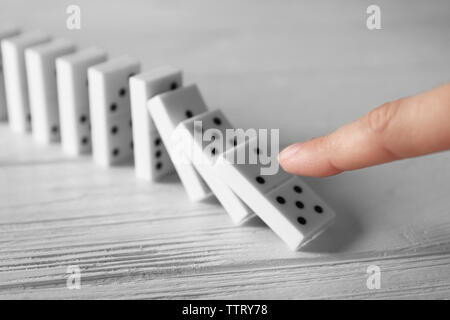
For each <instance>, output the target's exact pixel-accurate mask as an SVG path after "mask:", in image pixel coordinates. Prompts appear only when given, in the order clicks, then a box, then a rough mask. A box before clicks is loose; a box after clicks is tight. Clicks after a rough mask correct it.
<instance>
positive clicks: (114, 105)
mask: <svg viewBox="0 0 450 320" xmlns="http://www.w3.org/2000/svg"><path fill="white" fill-rule="evenodd" d="M109 110H110V111H111V112H114V111H116V110H117V104H116V103H111V105H110V106H109Z"/></svg>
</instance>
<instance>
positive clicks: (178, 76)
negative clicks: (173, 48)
mask: <svg viewBox="0 0 450 320" xmlns="http://www.w3.org/2000/svg"><path fill="white" fill-rule="evenodd" d="M181 86H182V73H181V71H180V70H179V69H176V68H174V67H171V66H161V67H158V68H155V69H152V70H150V71H147V72H144V73H140V74H138V75H136V76H134V77H131V78H130V98H131V118H132V120H133V142H134V169H135V174H136V177H138V178H141V179H144V180H148V181H153V180H159V179H160V178H161V177H163V176H164V175H166V174H169V173H171V172H173V171H174V167H173V164H172V161H171V160H170V157H169V154H168V153H167V150H166V147H165V146H164V143H163V142H162V140H161V137H160V135H159V133H158V130H157V129H156V127H155V124H154V123H153V120H152V119H151V116H150V114H149V112H148V110H147V102H148V100H150V99H151V98H152V97H154V96H155V95H157V94H160V93H163V92H167V91H171V90H175V89H177V88H179V87H181Z"/></svg>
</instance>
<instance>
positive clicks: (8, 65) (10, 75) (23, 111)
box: [1, 31, 50, 132]
mask: <svg viewBox="0 0 450 320" xmlns="http://www.w3.org/2000/svg"><path fill="white" fill-rule="evenodd" d="M49 40H50V36H49V35H47V34H46V33H43V32H40V31H30V32H25V33H22V34H20V35H18V36H15V37H12V38H8V39H5V40H3V41H2V42H1V46H2V56H3V72H4V78H5V93H6V105H7V110H8V121H9V125H10V127H11V129H12V130H13V131H14V132H27V131H30V129H31V113H30V105H29V97H28V82H27V73H26V67H25V50H26V49H27V48H29V47H32V46H35V45H38V44H42V43H45V42H47V41H49Z"/></svg>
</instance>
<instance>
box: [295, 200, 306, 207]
mask: <svg viewBox="0 0 450 320" xmlns="http://www.w3.org/2000/svg"><path fill="white" fill-rule="evenodd" d="M295 206H296V207H297V208H299V209H303V208H304V207H305V205H304V204H303V202H301V201H295Z"/></svg>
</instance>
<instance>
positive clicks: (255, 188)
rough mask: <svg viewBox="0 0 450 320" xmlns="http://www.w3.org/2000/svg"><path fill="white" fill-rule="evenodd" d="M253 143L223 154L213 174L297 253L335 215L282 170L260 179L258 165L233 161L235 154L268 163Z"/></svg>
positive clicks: (297, 179)
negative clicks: (257, 157)
mask: <svg viewBox="0 0 450 320" xmlns="http://www.w3.org/2000/svg"><path fill="white" fill-rule="evenodd" d="M256 142H257V140H256V139H253V140H249V141H247V142H246V143H242V144H240V145H238V146H237V147H236V148H234V149H230V150H229V151H227V152H226V153H224V154H223V156H222V157H220V158H219V159H218V160H217V161H216V164H215V169H216V170H215V172H216V173H217V175H218V176H219V177H220V178H222V179H223V181H224V182H225V183H227V184H228V185H229V186H230V187H231V189H232V190H233V191H234V192H235V193H236V194H237V195H238V196H239V197H241V199H242V200H243V201H245V202H246V203H247V205H248V206H249V207H250V208H251V209H252V210H253V211H254V212H255V213H256V214H257V215H258V216H259V217H260V218H261V219H262V220H263V221H264V222H265V223H266V224H267V225H268V226H269V227H270V228H271V229H272V230H273V231H274V232H275V233H276V234H277V235H278V236H279V237H280V238H281V239H282V240H283V241H285V242H286V244H287V245H288V246H289V248H291V249H292V250H298V249H299V248H300V247H301V246H303V245H304V244H306V243H307V242H309V241H310V240H312V239H314V238H315V237H316V236H317V235H319V234H320V233H321V232H322V231H323V230H325V228H326V227H327V226H328V225H330V224H331V222H332V221H333V219H334V216H335V214H334V212H333V211H332V210H331V209H330V208H329V207H328V206H327V205H326V204H325V203H324V202H323V201H322V200H321V199H320V198H319V197H318V196H317V195H316V194H315V193H314V192H313V191H312V190H311V189H310V188H308V187H307V186H306V184H305V183H304V182H303V181H302V180H301V179H300V178H299V177H295V176H294V177H292V175H288V174H287V173H285V172H284V171H282V169H279V170H278V172H277V173H276V174H274V175H262V174H261V170H260V169H261V167H262V166H261V165H260V164H258V163H255V164H240V163H238V162H237V161H233V160H235V154H241V155H242V154H247V155H250V154H252V155H253V156H259V157H260V158H259V159H260V163H267V160H268V158H269V156H268V155H269V153H268V152H267V148H265V146H263V145H262V144H261V143H258V144H257V143H256ZM275 161H276V160H275ZM289 177H291V178H289Z"/></svg>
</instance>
